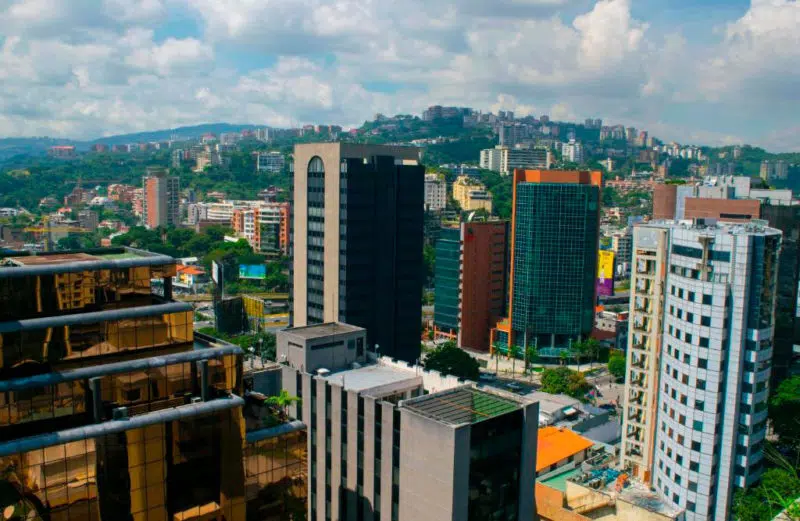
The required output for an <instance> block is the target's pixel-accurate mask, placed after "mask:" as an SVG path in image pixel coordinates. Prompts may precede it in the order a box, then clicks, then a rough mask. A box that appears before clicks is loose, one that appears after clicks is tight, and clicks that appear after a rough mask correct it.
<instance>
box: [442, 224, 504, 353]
mask: <svg viewBox="0 0 800 521" xmlns="http://www.w3.org/2000/svg"><path fill="white" fill-rule="evenodd" d="M507 229H508V222H507V221H489V222H464V223H461V224H460V225H459V226H458V227H455V228H442V230H441V232H440V234H439V240H438V241H437V242H436V273H435V280H436V302H435V303H434V304H435V305H434V318H433V320H434V325H435V326H436V329H437V330H438V331H441V332H442V333H444V334H445V335H447V336H451V338H455V339H456V341H457V343H458V346H459V347H466V348H469V349H476V350H479V351H489V332H490V331H491V329H492V327H493V326H494V324H496V323H497V320H498V319H499V318H500V317H502V316H503V311H504V308H505V294H506V291H505V289H506V265H507V258H508V257H507V255H508V245H507V241H506V237H507Z"/></svg>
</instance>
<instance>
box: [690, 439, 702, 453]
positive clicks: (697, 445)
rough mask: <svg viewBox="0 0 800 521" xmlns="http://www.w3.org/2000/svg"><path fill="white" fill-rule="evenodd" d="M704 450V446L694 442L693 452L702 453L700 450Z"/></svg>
mask: <svg viewBox="0 0 800 521" xmlns="http://www.w3.org/2000/svg"><path fill="white" fill-rule="evenodd" d="M702 448H703V445H702V444H701V443H700V442H699V441H693V442H692V450H693V451H695V452H700V449H702Z"/></svg>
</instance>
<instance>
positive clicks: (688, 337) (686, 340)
mask: <svg viewBox="0 0 800 521" xmlns="http://www.w3.org/2000/svg"><path fill="white" fill-rule="evenodd" d="M683 341H684V342H686V343H687V344H691V343H692V335H690V334H689V333H686V335H684V337H683Z"/></svg>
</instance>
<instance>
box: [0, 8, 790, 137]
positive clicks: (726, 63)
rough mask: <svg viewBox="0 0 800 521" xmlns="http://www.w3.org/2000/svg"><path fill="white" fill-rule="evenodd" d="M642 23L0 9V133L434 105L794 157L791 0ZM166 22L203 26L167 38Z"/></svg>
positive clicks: (567, 15) (315, 116) (517, 16)
mask: <svg viewBox="0 0 800 521" xmlns="http://www.w3.org/2000/svg"><path fill="white" fill-rule="evenodd" d="M640 11H641V12H643V13H644V12H648V11H647V10H644V9H643V10H640ZM650 11H651V12H652V14H648V16H647V18H646V19H638V18H637V17H635V16H634V15H633V14H632V12H631V0H496V1H494V2H486V1H484V0H441V1H436V2H430V1H428V0H402V1H396V2H386V1H380V0H225V1H223V0H69V1H63V0H58V1H55V0H0V35H2V36H0V81H2V82H3V86H4V89H3V97H2V98H0V134H6V135H11V134H14V135H30V134H37V135H41V134H53V135H69V136H72V137H93V136H97V135H102V134H110V133H116V132H125V131H133V130H143V129H148V128H151V129H152V128H166V127H172V126H176V125H181V124H191V123H199V122H204V121H231V122H253V123H266V124H273V125H289V124H292V125H294V124H301V123H314V122H329V123H339V124H345V125H347V124H358V123H359V122H361V121H363V120H364V119H367V118H370V117H371V116H372V115H373V114H374V113H376V112H382V113H388V114H391V113H396V112H402V113H414V112H416V113H418V112H419V111H421V110H422V109H423V108H424V107H425V106H426V105H429V104H434V103H442V104H458V105H467V106H473V107H476V108H479V109H491V110H499V109H503V110H514V111H515V112H516V113H518V114H520V115H523V114H530V113H532V114H539V115H540V114H544V113H550V114H551V116H553V117H555V118H568V119H573V118H574V119H582V118H584V117H590V116H591V117H603V118H604V119H605V120H606V121H609V122H620V123H623V124H626V125H628V124H629V125H634V126H636V127H637V128H647V129H650V130H651V133H654V134H656V135H660V133H663V134H662V135H663V137H665V138H668V139H672V138H674V139H690V138H691V137H692V136H694V137H696V138H697V139H708V140H710V141H713V142H727V141H729V140H731V139H744V138H749V139H752V140H756V141H759V140H761V141H762V142H764V143H767V144H768V143H769V142H770V140H772V142H775V143H776V144H780V145H781V146H790V145H791V144H792V141H793V140H792V139H791V137H790V135H789V134H788V133H782V132H781V130H782V129H784V128H792V126H793V125H795V123H794V121H796V120H797V119H798V118H799V117H800V108H798V107H797V104H796V102H795V103H792V102H793V101H795V100H796V93H797V92H798V91H800V67H799V65H800V45H798V43H800V2H797V1H789V0H753V2H752V4H751V5H750V6H749V8H748V9H747V10H746V11H743V12H741V13H739V14H738V15H737V16H736V18H735V19H731V20H729V21H728V22H727V23H725V24H722V25H721V26H720V28H719V30H718V31H717V33H715V34H714V35H713V36H711V37H708V36H706V39H705V40H703V41H702V42H701V41H700V40H699V39H698V38H697V35H695V34H691V33H689V32H687V33H685V34H684V33H681V32H674V33H673V32H670V31H671V30H672V29H670V28H668V27H665V26H664V25H663V24H661V25H659V17H658V16H657V15H659V11H658V10H653V9H651V10H650ZM176 13H177V14H180V15H181V16H182V18H181V23H183V24H189V25H191V23H192V20H196V21H197V23H198V24H199V25H198V27H197V28H193V27H187V31H185V32H184V33H183V34H182V35H180V36H178V35H170V34H169V29H170V28H171V25H170V22H171V17H172V16H173V15H175V14H176ZM195 29H197V30H196V31H195ZM708 38H715V39H716V41H715V42H713V43H711V44H709V43H707V42H708ZM264 58H266V60H264ZM265 62H266V63H268V64H269V65H267V66H264V65H259V66H258V67H256V66H255V63H261V64H263V63H265ZM698 107H699V108H702V109H703V110H696V109H697V108H698ZM715 111H717V112H715ZM701 114H702V115H701ZM715 114H720V115H730V114H741V117H742V121H741V122H737V121H736V120H735V118H731V117H727V118H722V117H715ZM732 125H733V126H734V127H735V128H728V127H731V126H732ZM787 136H789V137H787ZM795 143H796V140H795Z"/></svg>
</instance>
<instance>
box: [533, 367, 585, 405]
mask: <svg viewBox="0 0 800 521" xmlns="http://www.w3.org/2000/svg"><path fill="white" fill-rule="evenodd" d="M542 391H544V392H546V393H551V394H566V395H568V396H572V397H573V398H578V399H583V398H584V395H585V394H586V393H587V392H589V382H587V381H586V377H584V375H583V373H581V372H578V371H573V370H572V369H570V368H568V367H556V368H554V369H545V370H544V371H542Z"/></svg>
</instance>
